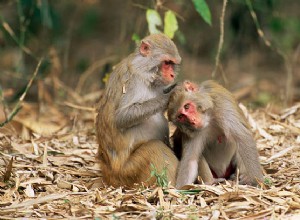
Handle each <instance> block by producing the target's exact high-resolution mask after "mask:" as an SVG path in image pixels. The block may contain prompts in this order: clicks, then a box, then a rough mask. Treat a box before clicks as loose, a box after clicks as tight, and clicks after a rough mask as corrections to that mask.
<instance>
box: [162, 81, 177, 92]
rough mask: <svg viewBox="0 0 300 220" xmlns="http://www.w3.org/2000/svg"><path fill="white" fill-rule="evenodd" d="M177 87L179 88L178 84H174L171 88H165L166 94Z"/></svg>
mask: <svg viewBox="0 0 300 220" xmlns="http://www.w3.org/2000/svg"><path fill="white" fill-rule="evenodd" d="M176 86H177V83H174V84H173V85H170V86H169V87H167V88H165V89H164V90H163V92H164V94H168V93H170V92H171V91H172V90H173V89H174V88H175V87H176Z"/></svg>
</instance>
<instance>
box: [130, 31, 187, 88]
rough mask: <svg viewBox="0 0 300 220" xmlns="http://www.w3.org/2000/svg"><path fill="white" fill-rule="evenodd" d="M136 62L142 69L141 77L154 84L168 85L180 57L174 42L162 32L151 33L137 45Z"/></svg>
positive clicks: (179, 61) (174, 73) (173, 76)
mask: <svg viewBox="0 0 300 220" xmlns="http://www.w3.org/2000/svg"><path fill="white" fill-rule="evenodd" d="M135 54H136V55H137V60H136V61H137V62H138V63H137V62H136V64H138V65H139V68H140V69H143V70H144V71H142V72H143V74H147V75H144V76H143V77H145V78H147V79H149V80H150V81H151V82H154V83H155V84H163V85H170V84H172V83H173V82H174V79H175V77H176V75H177V73H176V67H177V66H178V65H179V64H180V63H181V57H180V56H179V53H178V50H177V47H176V45H175V44H174V42H173V41H172V40H171V39H170V38H169V37H167V36H166V35H164V34H151V35H149V36H147V37H145V38H144V39H143V40H142V41H141V43H140V44H139V45H138V47H137V49H136V52H135Z"/></svg>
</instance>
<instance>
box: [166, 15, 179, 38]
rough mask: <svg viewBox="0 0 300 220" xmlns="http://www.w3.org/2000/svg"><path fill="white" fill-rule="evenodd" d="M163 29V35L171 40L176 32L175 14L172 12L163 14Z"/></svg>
mask: <svg viewBox="0 0 300 220" xmlns="http://www.w3.org/2000/svg"><path fill="white" fill-rule="evenodd" d="M164 21H165V28H164V33H165V34H166V35H167V36H168V37H169V38H171V39H172V38H173V37H174V34H175V32H176V31H177V30H178V23H177V19H176V16H175V14H174V13H173V12H172V11H170V10H169V11H167V12H166V13H165V20H164Z"/></svg>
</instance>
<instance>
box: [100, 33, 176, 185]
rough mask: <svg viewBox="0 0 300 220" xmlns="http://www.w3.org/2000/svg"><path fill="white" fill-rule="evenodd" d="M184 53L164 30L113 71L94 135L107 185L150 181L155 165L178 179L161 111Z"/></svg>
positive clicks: (143, 43) (142, 42)
mask: <svg viewBox="0 0 300 220" xmlns="http://www.w3.org/2000/svg"><path fill="white" fill-rule="evenodd" d="M180 62H181V58H180V56H179V54H178V51H177V48H176V46H175V44H174V43H173V42H172V41H171V40H170V39H169V38H168V37H167V36H165V35H163V34H153V35H150V36H148V37H146V38H145V39H143V40H142V41H141V43H140V45H139V46H138V47H137V48H136V50H135V52H134V53H132V54H131V55H129V56H128V57H127V58H125V59H124V60H123V61H121V62H120V63H119V64H118V65H116V67H115V68H114V70H113V72H112V73H111V75H110V78H109V81H108V84H107V86H106V89H105V91H104V93H103V95H102V96H101V98H100V101H99V104H98V108H97V113H98V115H97V118H96V134H97V139H98V143H99V150H98V157H99V159H100V166H101V170H102V174H103V180H104V182H105V183H107V184H109V185H113V186H115V187H117V186H122V185H126V186H133V185H134V183H142V182H144V183H145V184H146V185H151V184H153V183H154V182H155V179H154V177H153V178H151V176H150V173H151V164H153V165H154V167H155V168H156V170H157V171H158V172H159V173H160V172H161V171H162V170H163V169H164V168H166V169H167V177H168V179H169V181H171V182H172V183H173V184H175V178H176V177H175V176H176V168H177V165H178V160H177V158H176V156H175V155H174V153H173V151H172V150H171V149H170V147H169V146H170V144H169V128H168V121H167V119H166V118H165V117H164V115H163V112H164V111H165V110H166V108H167V104H168V101H169V97H170V90H172V86H170V85H171V84H172V83H173V82H174V78H175V76H176V66H177V65H178V64H180Z"/></svg>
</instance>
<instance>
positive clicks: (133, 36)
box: [131, 33, 141, 44]
mask: <svg viewBox="0 0 300 220" xmlns="http://www.w3.org/2000/svg"><path fill="white" fill-rule="evenodd" d="M131 40H133V41H134V42H135V43H136V44H137V43H139V42H140V41H141V38H140V36H139V35H138V34H136V33H134V34H133V35H132V36H131Z"/></svg>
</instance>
